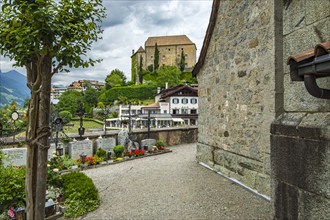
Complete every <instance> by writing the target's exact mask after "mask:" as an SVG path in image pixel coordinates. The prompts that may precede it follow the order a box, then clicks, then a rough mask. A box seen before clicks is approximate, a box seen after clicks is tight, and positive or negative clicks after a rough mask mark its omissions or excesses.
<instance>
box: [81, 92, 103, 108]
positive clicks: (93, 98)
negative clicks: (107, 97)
mask: <svg viewBox="0 0 330 220" xmlns="http://www.w3.org/2000/svg"><path fill="white" fill-rule="evenodd" d="M99 96H100V93H99V91H97V90H96V89H94V88H92V87H87V89H86V90H85V92H84V96H83V100H84V106H85V112H91V109H92V108H93V107H95V106H96V105H97V103H98V97H99Z"/></svg>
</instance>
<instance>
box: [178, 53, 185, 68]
mask: <svg viewBox="0 0 330 220" xmlns="http://www.w3.org/2000/svg"><path fill="white" fill-rule="evenodd" d="M185 67H186V57H185V55H184V51H183V50H181V58H180V63H179V68H180V71H181V72H183V71H184V68H185Z"/></svg>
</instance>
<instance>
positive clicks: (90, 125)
mask: <svg viewBox="0 0 330 220" xmlns="http://www.w3.org/2000/svg"><path fill="white" fill-rule="evenodd" d="M70 124H74V126H64V132H65V133H66V134H74V133H77V134H78V128H79V127H80V121H71V122H70ZM83 127H84V128H85V132H88V129H95V128H98V129H102V128H103V125H101V124H99V123H96V122H94V121H84V124H83Z"/></svg>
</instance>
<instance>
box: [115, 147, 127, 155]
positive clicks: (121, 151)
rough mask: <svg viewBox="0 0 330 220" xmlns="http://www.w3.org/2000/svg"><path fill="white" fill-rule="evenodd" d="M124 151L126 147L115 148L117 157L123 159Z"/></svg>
mask: <svg viewBox="0 0 330 220" xmlns="http://www.w3.org/2000/svg"><path fill="white" fill-rule="evenodd" d="M124 150H125V147H124V146H122V145H117V146H115V147H114V148H113V152H114V153H115V156H116V157H121V156H122V155H123V152H124Z"/></svg>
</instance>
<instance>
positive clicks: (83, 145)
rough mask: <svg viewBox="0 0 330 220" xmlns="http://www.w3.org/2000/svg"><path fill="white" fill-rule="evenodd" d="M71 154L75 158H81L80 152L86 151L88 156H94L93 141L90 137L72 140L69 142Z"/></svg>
mask: <svg viewBox="0 0 330 220" xmlns="http://www.w3.org/2000/svg"><path fill="white" fill-rule="evenodd" d="M68 147H69V156H70V157H71V159H73V160H78V159H80V154H82V153H84V154H86V155H87V156H93V142H92V141H91V140H89V139H85V140H83V141H71V142H70V143H69V144H68Z"/></svg>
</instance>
